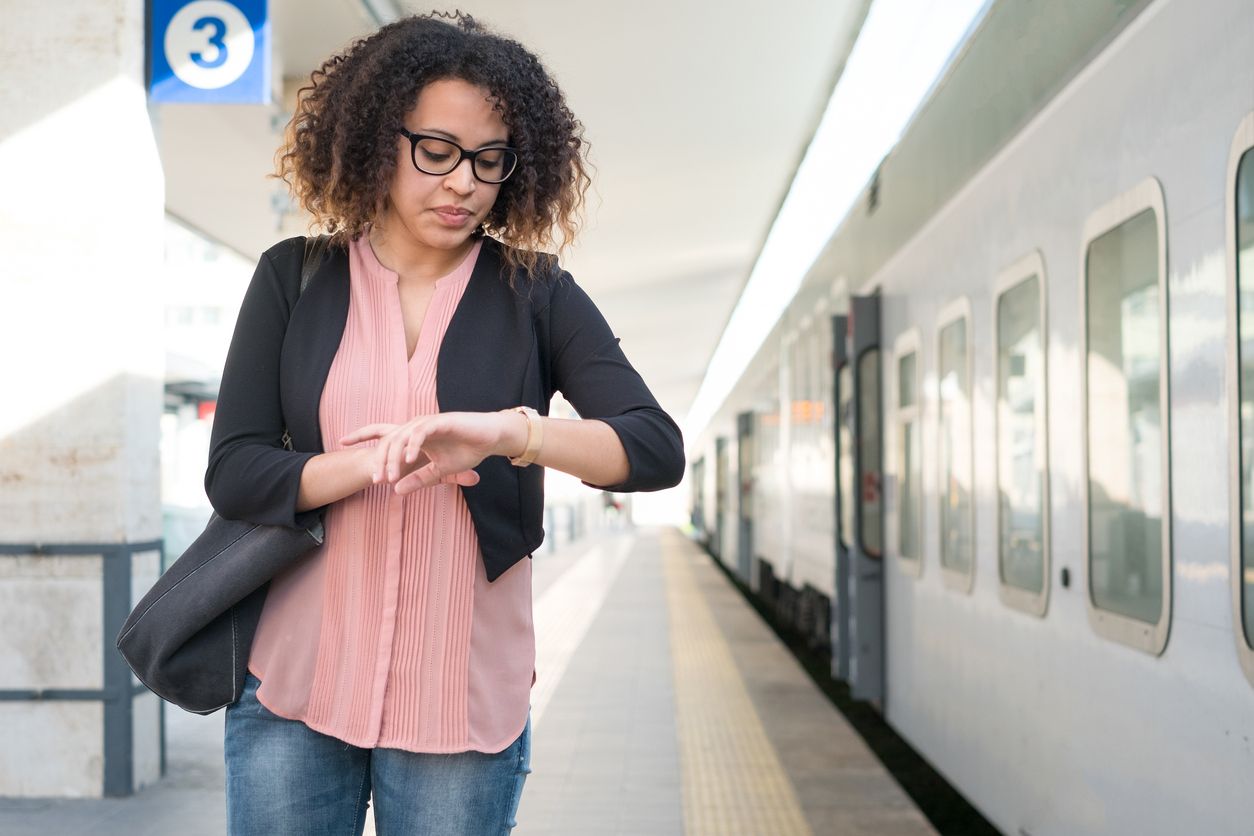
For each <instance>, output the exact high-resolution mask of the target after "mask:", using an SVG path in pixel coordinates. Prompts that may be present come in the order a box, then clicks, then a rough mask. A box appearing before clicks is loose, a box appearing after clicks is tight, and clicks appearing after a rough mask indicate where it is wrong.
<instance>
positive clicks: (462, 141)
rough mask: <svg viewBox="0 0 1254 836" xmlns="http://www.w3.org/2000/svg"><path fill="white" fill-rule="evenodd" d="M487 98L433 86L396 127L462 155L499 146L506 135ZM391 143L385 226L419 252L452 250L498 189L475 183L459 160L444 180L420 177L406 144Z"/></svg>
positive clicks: (469, 89)
mask: <svg viewBox="0 0 1254 836" xmlns="http://www.w3.org/2000/svg"><path fill="white" fill-rule="evenodd" d="M488 96H489V93H488V91H487V90H485V89H484V88H482V87H476V86H474V85H473V84H471V83H469V82H467V81H463V80H461V79H445V80H441V81H433V82H431V83H430V84H428V85H427V86H426V87H424V88H422V90H421V92H419V94H418V104H417V106H415V107H414V109H413V110H411V111H410V112H409V113H408V114H407V115H406V116H405V120H404V122H403V123H402V124H403V125H404V126H405V128H407V129H408V130H409V131H410V132H412V133H417V134H426V135H430V136H437V137H440V138H442V139H448V140H451V141H453V142H455V143H457V144H458V145H460V146H461V147H462V148H463V149H465V150H467V151H474V150H477V149H479V148H483V147H484V146H487V145H505V144H507V143H508V140H509V132H508V131H507V130H506V128H505V122H504V121H503V120H502V119H501V114H500V113H498V112H497V111H495V110H493V109H492V105H491V104H490V103H489V102H488ZM396 140H397V141H396V173H395V174H394V175H393V176H392V185H391V186H390V187H389V189H388V196H389V198H390V201H389V206H388V207H387V210H386V212H385V216H386V220H385V226H386V227H387V229H388V230H389V231H396V232H401V231H402V229H398V226H399V227H401V228H403V230H404V231H406V232H408V234H409V235H410V236H411V237H412V238H413V240H414V242H415V243H417V244H418V245H420V246H427V247H431V248H434V249H440V250H456V249H457V248H459V247H461V246H462V245H463V244H465V243H466V240H467V239H468V238H469V237H470V235H471V233H472V232H474V231H475V230H476V229H477V228H478V227H479V225H480V224H481V223H483V220H484V219H485V218H486V217H487V216H488V212H490V211H491V210H492V204H494V203H495V202H496V196H497V194H498V193H499V192H500V191H501V186H500V184H491V183H484V182H483V181H482V180H478V179H476V178H475V176H474V173H473V172H472V171H471V161H470V160H468V159H464V158H463V159H462V161H461V162H460V163H458V165H457V168H455V169H453V170H452V171H451V172H449V173H448V174H426V173H424V172H421V171H419V170H418V169H417V168H415V167H414V163H413V159H412V157H411V155H410V148H411V146H410V140H409V139H408V138H407V137H405V136H403V135H401V134H397V137H396ZM418 153H419V154H422V153H423V152H422V149H419V150H418ZM421 161H422V160H420V162H421ZM424 167H428V166H424Z"/></svg>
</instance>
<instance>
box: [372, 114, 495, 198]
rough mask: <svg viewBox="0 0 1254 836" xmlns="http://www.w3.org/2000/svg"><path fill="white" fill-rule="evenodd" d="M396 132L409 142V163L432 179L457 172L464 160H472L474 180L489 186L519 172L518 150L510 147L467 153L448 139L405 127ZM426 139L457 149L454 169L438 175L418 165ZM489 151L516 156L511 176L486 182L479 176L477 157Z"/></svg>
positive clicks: (480, 149) (481, 149) (487, 148)
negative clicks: (420, 146)
mask: <svg viewBox="0 0 1254 836" xmlns="http://www.w3.org/2000/svg"><path fill="white" fill-rule="evenodd" d="M396 132H397V133H398V134H400V135H401V136H403V137H405V138H406V139H408V140H409V161H410V162H411V163H413V165H414V168H416V169H418V171H420V172H422V173H423V174H428V175H430V176H432V177H445V176H447V175H449V174H452V173H453V172H454V171H456V170H457V167H458V166H459V165H461V164H462V160H470V173H471V174H472V175H474V178H475V179H476V180H478V181H479V182H480V183H487V184H488V185H489V186H499V185H501V184H502V183H504V182H505V181H506V180H508V179H509V178H511V177H513V176H514V172H515V171H517V170H518V162H519V159H520V158H519V155H518V149H517V148H514V147H513V146H510V145H487V146H484V147H483V148H478V149H476V150H474V151H467V150H466V149H465V148H463V147H461V146H460V145H458V144H457V143H456V142H454V141H453V140H451V139H449V138H448V137H444V136H435V135H433V134H417V133H414V132H413V131H411V130H409V129H408V128H406V127H404V126H403V125H402V126H401V127H399V128H397V129H396ZM424 139H436V140H439V141H440V142H446V143H448V144H449V145H452V146H453V147H454V148H456V149H457V154H458V157H457V162H455V163H453V167H452V168H450V169H449V170H448V171H442V172H440V173H439V174H436V173H434V172H431V171H427V170H426V169H424V168H422V167H421V166H420V165H418V143H419V142H421V141H422V140H424ZM489 151H509V152H510V153H511V154H513V155H514V167H513V168H511V169H510V170H509V174H506V175H505V177H504V178H503V179H500V180H484V179H483V178H482V177H480V176H479V172H478V171H477V170H476V169H475V157H477V156H479V155H480V154H484V153H487V152H489Z"/></svg>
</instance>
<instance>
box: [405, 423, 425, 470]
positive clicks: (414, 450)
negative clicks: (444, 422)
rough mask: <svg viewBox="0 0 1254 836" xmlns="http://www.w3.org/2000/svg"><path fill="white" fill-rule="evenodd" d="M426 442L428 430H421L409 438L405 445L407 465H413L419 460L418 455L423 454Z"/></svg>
mask: <svg viewBox="0 0 1254 836" xmlns="http://www.w3.org/2000/svg"><path fill="white" fill-rule="evenodd" d="M426 440H427V433H426V430H419V431H418V432H416V433H412V434H411V435H410V436H409V441H408V442H407V443H406V444H405V464H413V463H414V462H416V461H417V460H418V454H419V453H421V452H422V445H423V442H425V441H426Z"/></svg>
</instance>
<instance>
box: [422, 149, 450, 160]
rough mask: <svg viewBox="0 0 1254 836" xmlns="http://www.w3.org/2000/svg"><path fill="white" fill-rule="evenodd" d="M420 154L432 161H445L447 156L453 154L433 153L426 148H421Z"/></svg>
mask: <svg viewBox="0 0 1254 836" xmlns="http://www.w3.org/2000/svg"><path fill="white" fill-rule="evenodd" d="M422 155H423V156H424V157H426V158H427V159H428V160H430V161H431V162H433V163H442V162H447V161H448V158H449V157H451V156H453V155H452V154H433V153H431V152H430V151H428V150H427V149H426V148H424V149H422Z"/></svg>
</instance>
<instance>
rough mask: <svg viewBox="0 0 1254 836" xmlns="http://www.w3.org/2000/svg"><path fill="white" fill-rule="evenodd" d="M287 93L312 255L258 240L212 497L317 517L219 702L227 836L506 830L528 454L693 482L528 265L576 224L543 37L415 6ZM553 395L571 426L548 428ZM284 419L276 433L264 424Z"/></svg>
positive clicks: (576, 149)
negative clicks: (234, 694)
mask: <svg viewBox="0 0 1254 836" xmlns="http://www.w3.org/2000/svg"><path fill="white" fill-rule="evenodd" d="M311 81H312V84H311V85H310V86H309V87H306V88H305V89H304V90H302V93H301V96H300V98H299V103H298V105H297V111H296V114H295V116H294V118H293V120H292V124H291V127H290V129H289V134H288V139H287V143H286V147H285V148H284V149H283V151H282V153H281V156H280V160H279V174H280V176H282V177H283V178H284V179H285V180H286V181H287V182H288V183H289V184H290V185H291V187H292V189H293V191H294V193H295V194H296V195H297V197H298V198H299V200H300V201H301V203H302V204H303V205H304V207H305V208H306V210H307V211H309V213H310V214H311V215H312V216H313V218H314V220H315V222H316V223H318V224H320V225H322V226H323V227H324V228H326V229H328V230H330V231H331V232H332V233H333V238H332V246H331V247H330V248H329V250H328V255H327V256H326V258H325V259H324V260H323V261H322V262H321V263H320V264H319V266H318V269H317V272H316V273H315V274H314V275H313V277H312V279H311V280H310V281H309V283H308V286H307V287H305V288H304V290H303V291H302V290H301V289H300V273H301V262H302V254H303V240H302V239H291V240H289V241H284V242H282V243H280V244H277V245H276V246H274V247H273V248H271V249H270V250H269V251H267V252H266V253H265V255H264V256H263V257H262V259H261V262H260V264H259V265H258V267H257V272H256V274H255V275H254V277H253V280H252V284H251V285H250V287H249V289H248V292H247V294H246V296H245V299H244V303H243V306H242V308H241V310H240V315H239V321H238V323H237V325H236V330H235V336H234V338H233V340H232V343H231V349H230V352H229V355H228V357H227V361H226V367H225V369H224V371H223V375H222V385H221V390H220V394H219V400H218V408H217V414H216V416H215V419H214V427H213V439H212V447H211V451H210V457H209V468H208V472H207V473H206V476H205V485H206V490H207V491H208V494H209V498H210V500H211V502H212V503H213V505H214V507H215V509H217V511H218V513H219V514H221V515H222V516H224V517H228V518H234V519H247V520H251V521H255V522H259V523H265V524H272V525H289V526H297V525H302V524H311V523H312V522H314V521H316V519H317V515H318V514H319V513H322V514H324V525H325V531H326V537H325V541H324V543H323V545H322V546H321V547H320V548H319V549H317V550H316V551H315V552H314V553H312V555H311V556H310V557H309V558H307V559H305V560H303V561H301V562H300V563H299V564H298V565H296V566H295V567H293V568H292V569H290V570H288V571H286V572H284V573H282V574H280V575H279V576H277V577H275V578H274V579H273V581H271V584H270V587H269V591H268V593H267V597H266V603H265V609H264V610H263V612H262V616H261V620H260V623H259V624H258V628H257V635H256V638H255V640H254V642H253V644H252V647H251V652H250V656H249V664H248V670H249V674H248V677H247V678H246V680H245V684H246V687H245V691H244V694H243V695H242V697H241V699H240V700H239V701H238V702H237V703H235V704H233V705H231V706H230V707H229V708H228V709H227V716H226V745H225V752H226V766H227V770H226V771H227V779H226V780H227V817H228V820H229V825H230V831H231V833H233V834H243V833H258V834H261V833H264V834H267V835H268V836H270V835H271V834H280V833H299V834H309V833H322V832H327V833H331V832H335V833H342V832H349V831H351V832H357V833H360V832H361V830H362V827H363V822H364V819H365V815H366V809H367V805H368V800H369V799H370V797H371V795H372V794H373V797H374V800H375V821H376V823H377V826H378V829H379V832H380V833H383V834H393V833H396V834H406V833H440V834H499V833H507V832H508V831H509V829H510V828H511V827H512V826H513V825H514V814H515V812H516V810H517V806H518V802H519V798H520V795H521V792H522V786H523V781H524V779H525V775H526V773H527V772H529V771H530V769H529V752H530V712H529V702H528V697H529V693H530V688H531V686H532V684H533V683H534V681H535V673H534V661H535V645H534V638H533V633H532V619H531V561H530V560H528V559H526V558H529V557H530V556H531V553H532V552H533V551H534V550H535V549H536V548H537V547H538V546H539V545H540V542H541V541H542V539H543V530H542V528H541V523H542V516H543V481H542V470H541V466H543V467H553V468H557V469H559V470H563V471H565V472H567V473H571V474H574V475H576V476H578V477H580V478H581V479H583V480H584V481H585V482H586V483H588V484H589V485H592V486H596V487H598V488H602V489H604V490H610V491H635V490H656V489H659V488H663V487H669V486H672V485H674V484H676V483H677V482H678V481H679V479H680V478H681V476H682V474H683V467H684V461H683V452H682V443H681V439H680V434H679V430H678V428H677V427H676V426H675V423H674V421H672V420H671V419H670V417H669V416H667V415H666V413H665V412H663V411H662V410H661V408H660V407H659V406H658V404H657V402H656V400H655V399H654V398H653V396H652V395H651V394H650V393H649V390H648V388H647V387H646V386H645V385H644V382H643V381H642V380H641V379H640V377H639V375H638V374H637V373H636V372H635V370H634V369H633V368H632V367H631V365H630V363H628V361H627V359H626V357H625V356H624V355H623V353H622V351H621V350H620V348H619V347H618V341H617V340H616V339H615V338H614V336H613V334H612V333H611V331H610V329H609V327H608V325H607V324H606V322H605V319H604V318H603V317H602V316H601V314H600V313H599V312H598V311H597V309H596V307H595V306H594V305H593V304H592V302H591V301H590V300H589V299H588V297H587V296H586V295H585V294H584V293H583V291H582V290H580V289H579V287H578V286H577V285H576V284H575V283H574V282H573V280H572V279H571V278H570V276H569V275H568V274H566V273H564V272H562V271H561V270H560V269H559V268H558V267H557V259H556V258H555V257H553V256H548V255H544V254H542V252H541V250H542V249H545V248H547V247H549V246H551V245H552V244H553V241H554V233H555V232H560V236H561V239H562V243H563V246H565V245H566V244H568V243H569V242H570V241H571V240H572V239H573V237H574V233H575V231H576V228H577V220H578V218H577V214H578V210H579V208H580V207H581V205H582V202H583V195H584V192H585V190H586V188H587V186H588V182H589V181H588V177H587V175H586V174H585V167H584V162H583V159H582V154H583V152H584V149H585V146H584V143H583V142H582V141H581V139H580V133H581V126H580V124H579V122H578V121H577V120H575V119H574V117H573V116H572V115H571V113H570V111H569V110H568V109H567V107H566V105H565V103H564V101H563V97H562V94H561V92H560V91H559V90H558V88H557V86H556V84H555V83H554V82H553V80H552V79H551V78H550V77H549V76H548V75H547V74H546V72H545V70H544V68H543V67H542V66H541V64H540V62H539V61H538V60H537V59H536V58H535V56H534V55H532V54H531V53H529V52H528V51H527V50H525V49H524V48H523V47H521V46H520V45H518V44H517V43H515V42H513V41H510V40H507V39H504V38H501V37H498V36H495V35H492V34H489V33H487V32H485V31H484V30H483V29H482V28H481V27H480V26H479V25H477V24H476V23H475V22H474V21H473V20H472V19H471V18H469V17H467V16H463V15H457V16H455V17H454V18H453V19H452V22H446V20H441V19H436V18H435V17H412V18H408V19H405V20H401V21H399V22H397V23H394V24H391V25H389V26H386V27H384V28H383V29H381V30H380V31H379V32H377V33H376V34H374V35H373V36H371V37H369V38H367V39H364V40H360V41H358V42H356V43H354V44H353V45H352V46H351V47H350V48H349V49H348V50H347V51H346V52H345V53H343V54H342V55H337V56H335V57H333V58H331V59H330V60H328V61H327V62H326V63H325V64H323V66H322V68H321V69H319V70H318V71H316V72H315V73H314V74H313V76H312V79H311ZM555 391H561V392H562V393H563V394H564V396H565V397H566V398H567V400H569V401H570V403H571V404H572V405H574V407H575V408H576V409H577V410H578V411H579V413H580V415H582V416H583V420H558V419H552V418H548V417H545V414H546V413H547V411H548V404H549V399H550V398H551V397H552V395H553V393H554V392H555ZM285 433H287V434H288V435H289V436H290V441H291V448H292V449H290V450H289V449H285V448H284V446H283V443H282V439H283V436H284V434H285Z"/></svg>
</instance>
